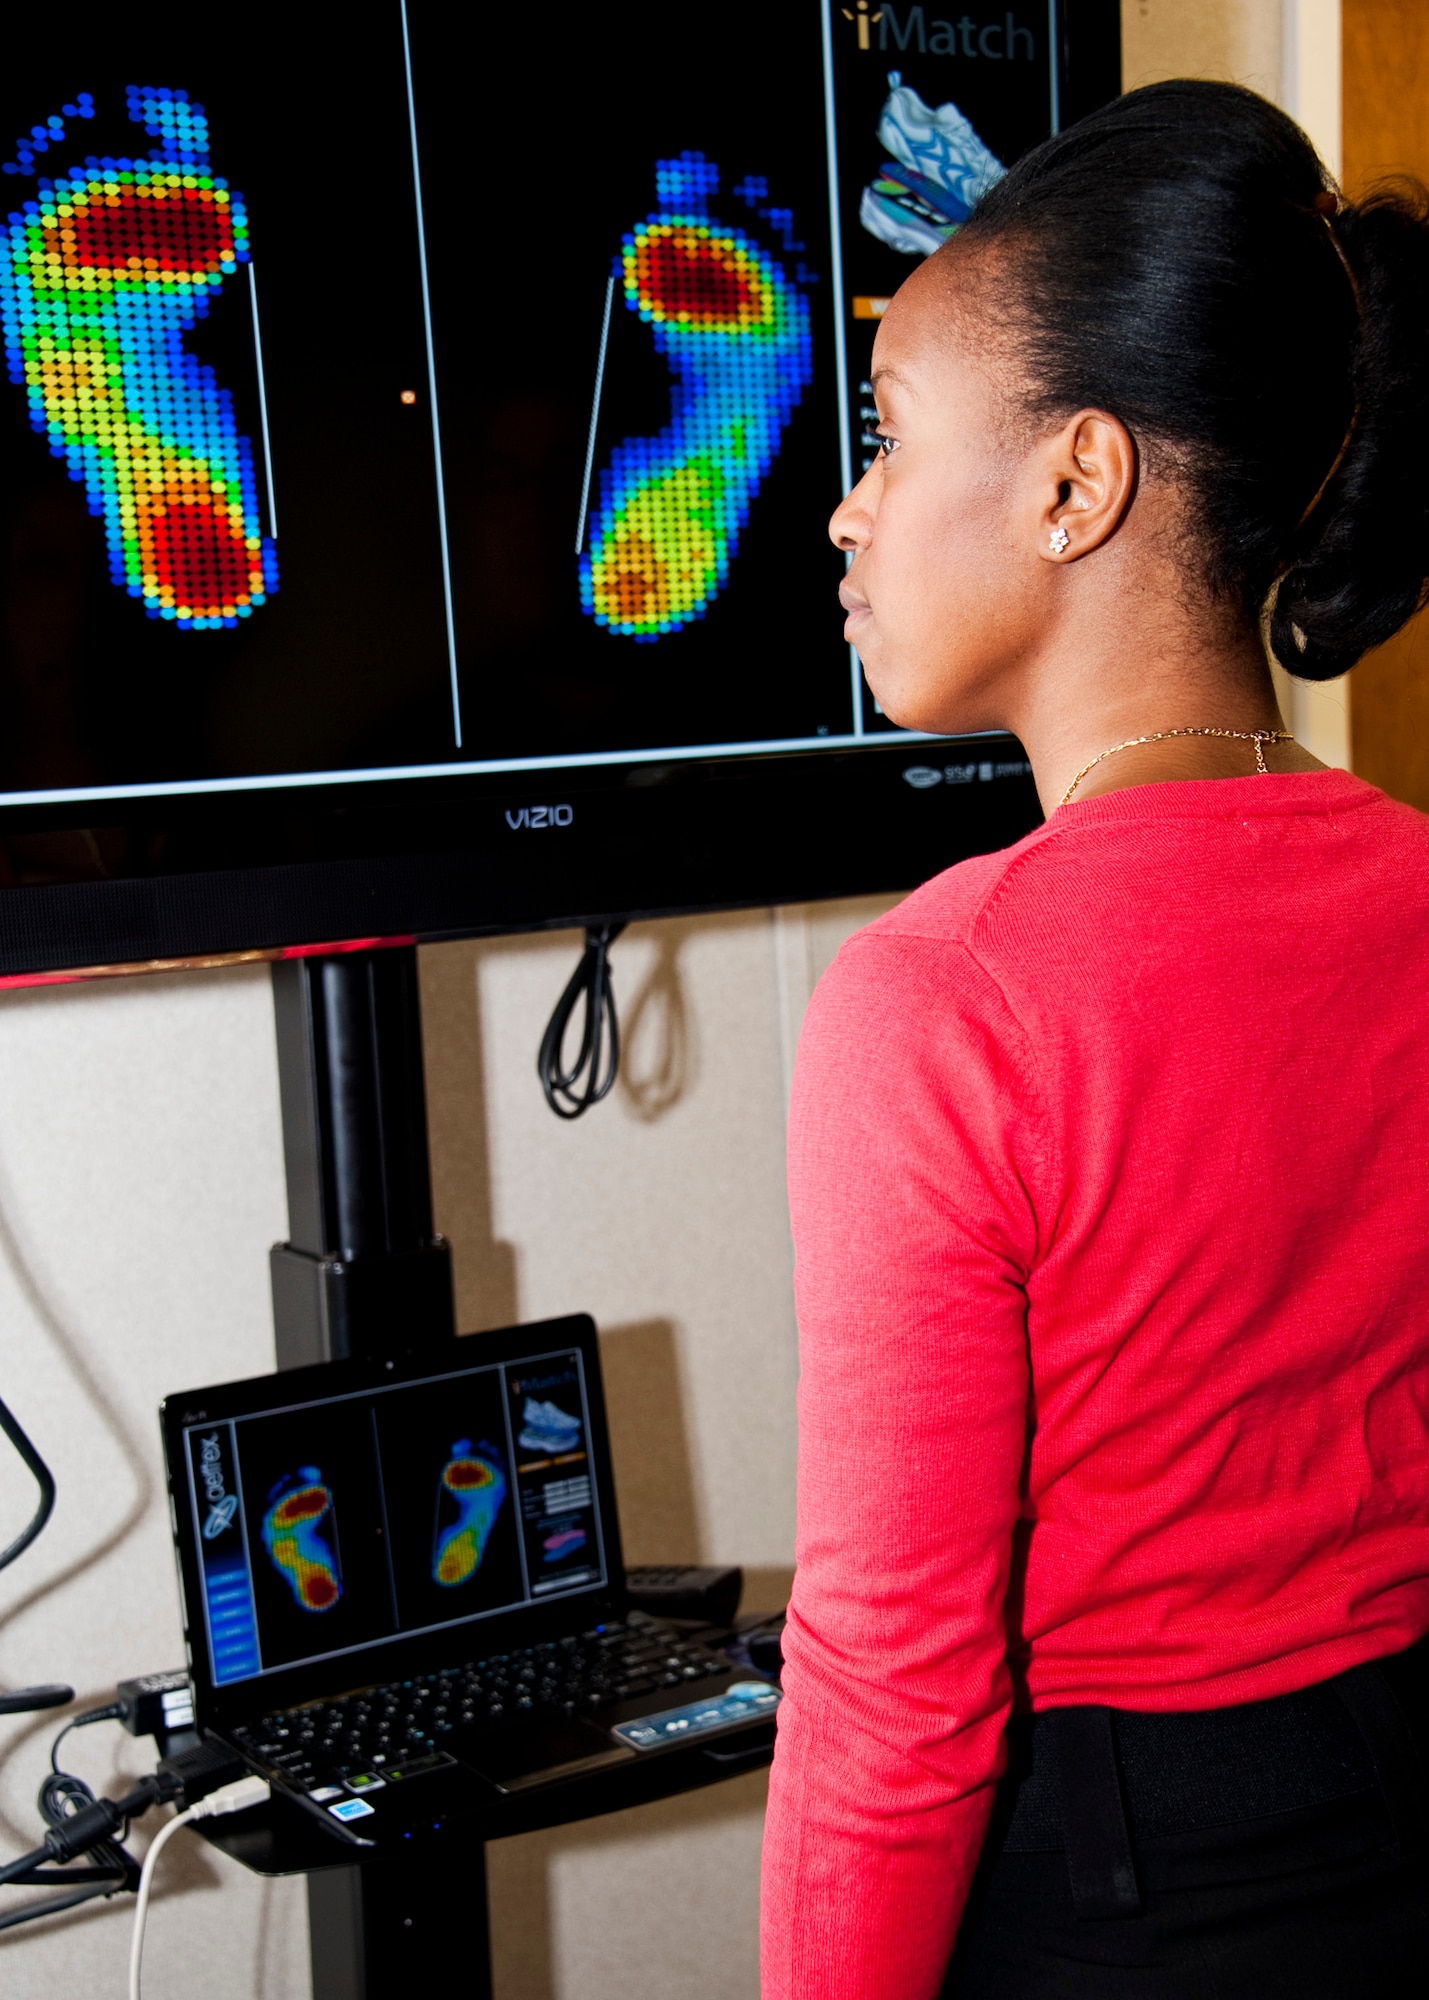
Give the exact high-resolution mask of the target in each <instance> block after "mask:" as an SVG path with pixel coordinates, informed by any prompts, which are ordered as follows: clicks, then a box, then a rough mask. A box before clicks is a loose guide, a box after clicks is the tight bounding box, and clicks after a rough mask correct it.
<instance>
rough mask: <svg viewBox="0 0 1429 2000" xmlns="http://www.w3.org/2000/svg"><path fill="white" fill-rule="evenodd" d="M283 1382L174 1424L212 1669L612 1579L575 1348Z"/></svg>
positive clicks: (220, 1679) (407, 1633)
mask: <svg viewBox="0 0 1429 2000" xmlns="http://www.w3.org/2000/svg"><path fill="white" fill-rule="evenodd" d="M272 1388H273V1394H274V1403H273V1406H272V1407H271V1408H268V1409H262V1410H258V1411H249V1412H245V1413H243V1414H238V1415H229V1416H222V1417H216V1418H212V1419H209V1420H205V1421H195V1422H184V1423H182V1425H181V1428H180V1439H181V1450H180V1452H179V1454H178V1457H179V1464H180V1467H181V1468H182V1471H181V1477H180V1479H179V1480H178V1481H177V1482H176V1484H177V1485H179V1486H180V1487H182V1486H184V1485H186V1486H187V1502H188V1516H189V1524H190V1525H191V1532H192V1535H193V1537H194V1547H195V1551H196V1556H197V1565H196V1567H197V1572H198V1582H199V1593H200V1596H201V1599H202V1613H201V1615H202V1618H203V1622H204V1626H205V1629H206V1633H207V1639H208V1649H209V1658H210V1660H211V1662H212V1675H213V1681H214V1684H215V1686H216V1687H230V1686H234V1685H237V1684H239V1683H241V1682H245V1681H251V1680H255V1679H257V1678H259V1677H260V1676H263V1675H268V1674H275V1673H279V1672H283V1671H285V1670H287V1669H289V1668H293V1667H303V1666H311V1665H316V1664H317V1663H319V1662H323V1661H335V1660H337V1659H338V1658H339V1657H340V1656H341V1655H344V1654H348V1653H355V1652H359V1651H362V1650H365V1649H366V1648H368V1647H372V1646H381V1645H384V1644H385V1643H387V1642H389V1641H391V1640H394V1639H404V1638H412V1637H416V1636H418V1635H420V1634H423V1633H431V1632H438V1631H440V1630H441V1629H442V1628H444V1627H449V1626H455V1625H461V1624H466V1623H469V1622H471V1621H473V1620H479V1619H485V1618H491V1617H494V1616H496V1615H497V1614H498V1613H501V1612H510V1611H513V1610H520V1609H521V1608H522V1607H525V1606H535V1605H539V1604H545V1603H548V1602H551V1601H553V1600H558V1599H559V1598H561V1597H562V1596H565V1595H568V1594H573V1593H578V1592H585V1591H589V1590H592V1589H595V1588H598V1587H599V1586H601V1585H603V1584H605V1583H606V1581H607V1567H606V1566H607V1554H606V1543H607V1540H608V1539H609V1537H608V1535H607V1534H606V1532H604V1531H603V1525H602V1517H601V1503H600V1497H599V1491H598V1488H599V1485H600V1481H599V1480H598V1478H597V1476H596V1474H597V1470H598V1468H597V1466H596V1465H595V1463H593V1459H592V1431H591V1409H590V1398H589V1393H588V1383H587V1378H586V1368H585V1362H584V1357H583V1356H582V1354H581V1352H580V1349H579V1348H578V1347H574V1346H573V1347H560V1348H556V1349H554V1350H553V1351H551V1352H549V1353H543V1354H537V1355H534V1356H532V1355H528V1356H524V1357H522V1358H521V1359H519V1360H507V1361H499V1362H494V1363H490V1364H488V1365H486V1366H484V1367H473V1368H469V1369H464V1370H457V1371H451V1370H443V1371H442V1372H440V1373H437V1372H436V1371H433V1372H432V1373H431V1374H429V1375H420V1376H417V1377H415V1378H414V1379H411V1380H404V1381H396V1382H393V1383H390V1384H381V1385H373V1386H368V1387H364V1388H361V1389H357V1390H350V1391H348V1392H345V1393H341V1394H334V1395H331V1396H325V1397H320V1398H313V1397H307V1398H305V1399H304V1400H303V1401H301V1402H295V1401H291V1400H280V1399H281V1398H282V1397H283V1395H284V1391H285V1390H286V1389H288V1384H287V1383H286V1382H285V1379H284V1378H283V1377H282V1376H276V1377H274V1378H273V1382H272ZM289 1395H291V1391H290V1390H289ZM175 1498H176V1501H177V1502H178V1505H179V1507H180V1508H181V1509H182V1508H183V1504H184V1501H183V1497H182V1495H181V1493H178V1492H176V1494H175ZM194 1608H196V1607H194Z"/></svg>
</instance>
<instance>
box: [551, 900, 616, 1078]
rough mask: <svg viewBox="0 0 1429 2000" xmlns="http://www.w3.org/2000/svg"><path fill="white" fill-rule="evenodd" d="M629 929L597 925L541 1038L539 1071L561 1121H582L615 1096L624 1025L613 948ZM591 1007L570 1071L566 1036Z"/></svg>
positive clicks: (589, 931) (593, 926) (613, 925)
mask: <svg viewBox="0 0 1429 2000" xmlns="http://www.w3.org/2000/svg"><path fill="white" fill-rule="evenodd" d="M624 929H625V925H624V924H623V923H621V924H601V925H599V926H596V925H592V926H591V927H590V928H589V929H588V930H587V931H586V934H585V950H584V952H583V953H582V954H581V962H580V964H579V965H578V966H577V967H576V969H575V971H574V972H573V973H572V974H571V977H570V981H569V983H568V984H567V986H566V990H565V992H564V993H563V994H562V995H561V997H560V999H559V1000H558V1001H557V1002H556V1008H555V1012H554V1013H553V1014H552V1016H551V1018H550V1021H549V1022H548V1023H547V1026H546V1032H545V1034H544V1035H543V1036H542V1037H541V1053H540V1054H539V1055H538V1056H537V1058H536V1070H537V1074H538V1075H539V1076H540V1079H541V1089H542V1090H543V1091H544V1092H545V1096H546V1102H547V1104H549V1105H550V1107H551V1109H552V1111H554V1112H555V1114H556V1116H557V1117H558V1118H579V1117H580V1116H581V1115H582V1113H583V1112H586V1111H589V1110H590V1108H591V1106H592V1105H593V1104H599V1103H600V1100H601V1099H602V1098H603V1097H606V1096H608V1095H609V1093H610V1090H611V1088H612V1086H613V1085H614V1083H615V1079H616V1077H617V1075H618V1074H619V1071H620V1022H619V1020H618V1019H617V1017H616V1012H615V994H614V991H613V990H612V988H611V984H610V962H609V958H608V953H609V951H610V947H611V945H612V944H614V942H615V940H616V939H617V938H618V937H619V936H620V933H621V932H622V931H623V930H624ZM582 1001H584V1002H585V1011H584V1013H583V1015H582V1017H581V1039H580V1048H579V1049H578V1051H577V1053H576V1059H575V1062H574V1063H573V1064H572V1065H571V1067H570V1068H569V1069H565V1068H564V1067H563V1064H564V1062H565V1041H566V1031H567V1029H568V1028H569V1027H570V1024H571V1016H572V1015H573V1014H574V1013H575V1011H576V1008H577V1007H578V1006H579V1005H580V1004H581V1002H582Z"/></svg>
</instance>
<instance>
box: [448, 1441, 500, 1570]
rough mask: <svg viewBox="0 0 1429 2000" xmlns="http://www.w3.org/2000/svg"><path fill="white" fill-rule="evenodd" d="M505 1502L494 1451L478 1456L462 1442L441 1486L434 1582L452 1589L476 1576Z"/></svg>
mask: <svg viewBox="0 0 1429 2000" xmlns="http://www.w3.org/2000/svg"><path fill="white" fill-rule="evenodd" d="M505 1498H506V1475H505V1473H504V1472H503V1471H502V1470H501V1466H500V1464H499V1462H498V1460H497V1456H496V1453H495V1452H494V1451H493V1450H492V1448H491V1446H490V1445H488V1444H485V1443H483V1444H482V1446H481V1447H480V1451H479V1452H478V1451H477V1450H475V1449H474V1448H473V1446H472V1442H471V1439H470V1438H458V1439H457V1441H456V1443H455V1444H454V1445H453V1446H452V1455H451V1457H450V1458H449V1459H448V1460H447V1462H446V1464H445V1465H444V1466H443V1467H442V1474H441V1478H440V1479H439V1480H438V1482H437V1532H436V1539H435V1541H434V1542H433V1544H432V1579H433V1581H434V1582H436V1583H440V1584H442V1585H443V1586H444V1587H445V1588H447V1589H453V1588H454V1587H455V1586H456V1585H457V1584H459V1583H466V1582H468V1581H469V1580H470V1579H471V1578H472V1577H474V1576H475V1575H476V1572H477V1571H478V1570H479V1569H480V1567H481V1559H482V1557H483V1556H484V1555H485V1554H486V1544H487V1541H488V1540H489V1539H490V1535H491V1530H492V1528H493V1526H494V1525H495V1522H496V1517H497V1515H498V1514H499V1513H500V1512H501V1503H502V1501H503V1500H504V1499H505Z"/></svg>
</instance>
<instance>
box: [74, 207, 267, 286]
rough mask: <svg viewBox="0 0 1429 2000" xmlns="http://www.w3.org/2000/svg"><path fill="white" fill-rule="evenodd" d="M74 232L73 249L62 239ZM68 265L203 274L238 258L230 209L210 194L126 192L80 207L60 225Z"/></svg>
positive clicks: (102, 268) (99, 268)
mask: <svg viewBox="0 0 1429 2000" xmlns="http://www.w3.org/2000/svg"><path fill="white" fill-rule="evenodd" d="M70 230H73V247H71V245H70V243H69V242H65V241H64V239H65V238H66V237H67V236H68V235H69V233H70ZM60 237H61V241H62V242H63V243H64V250H65V262H66V263H68V264H83V265H87V266H89V267H91V268H93V269H98V270H105V269H110V270H113V269H119V270H124V269H127V268H128V266H129V265H130V264H132V263H135V262H137V263H140V264H142V265H143V266H144V267H145V268H146V269H149V268H152V269H153V270H154V271H156V272H163V271H172V272H174V273H187V274H191V275H199V274H202V273H204V272H208V271H215V270H217V269H218V267H219V265H220V264H223V263H225V262H228V263H231V262H232V261H233V258H234V247H233V227H232V222H231V219H230V215H229V204H228V202H227V201H226V200H224V199H223V198H222V197H220V196H218V195H216V194H215V193H213V192H212V190H210V189H201V188H146V187H124V188H120V189H119V190H118V192H117V193H116V194H113V195H110V196H107V197H101V198H98V199H91V200H90V201H88V202H86V203H85V204H84V205H83V206H82V207H77V208H76V210H75V213H74V218H73V221H72V222H70V223H69V225H68V227H65V225H63V224H61V226H60Z"/></svg>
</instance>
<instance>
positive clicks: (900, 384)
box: [868, 364, 917, 396]
mask: <svg viewBox="0 0 1429 2000" xmlns="http://www.w3.org/2000/svg"><path fill="white" fill-rule="evenodd" d="M868 379H869V381H870V383H871V384H872V385H873V387H874V388H875V389H878V388H881V387H882V385H883V384H884V383H885V382H891V383H892V384H893V385H894V386H895V387H896V388H899V389H902V390H903V391H904V392H905V393H906V394H907V395H909V396H914V395H916V394H917V391H916V390H915V389H914V387H913V384H912V383H911V382H910V381H909V380H908V378H907V376H906V375H900V374H899V372H898V370H897V369H896V368H892V367H889V366H888V365H887V364H885V365H884V366H883V367H882V368H875V369H874V371H873V373H872V374H871V375H870V376H869V378H868Z"/></svg>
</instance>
